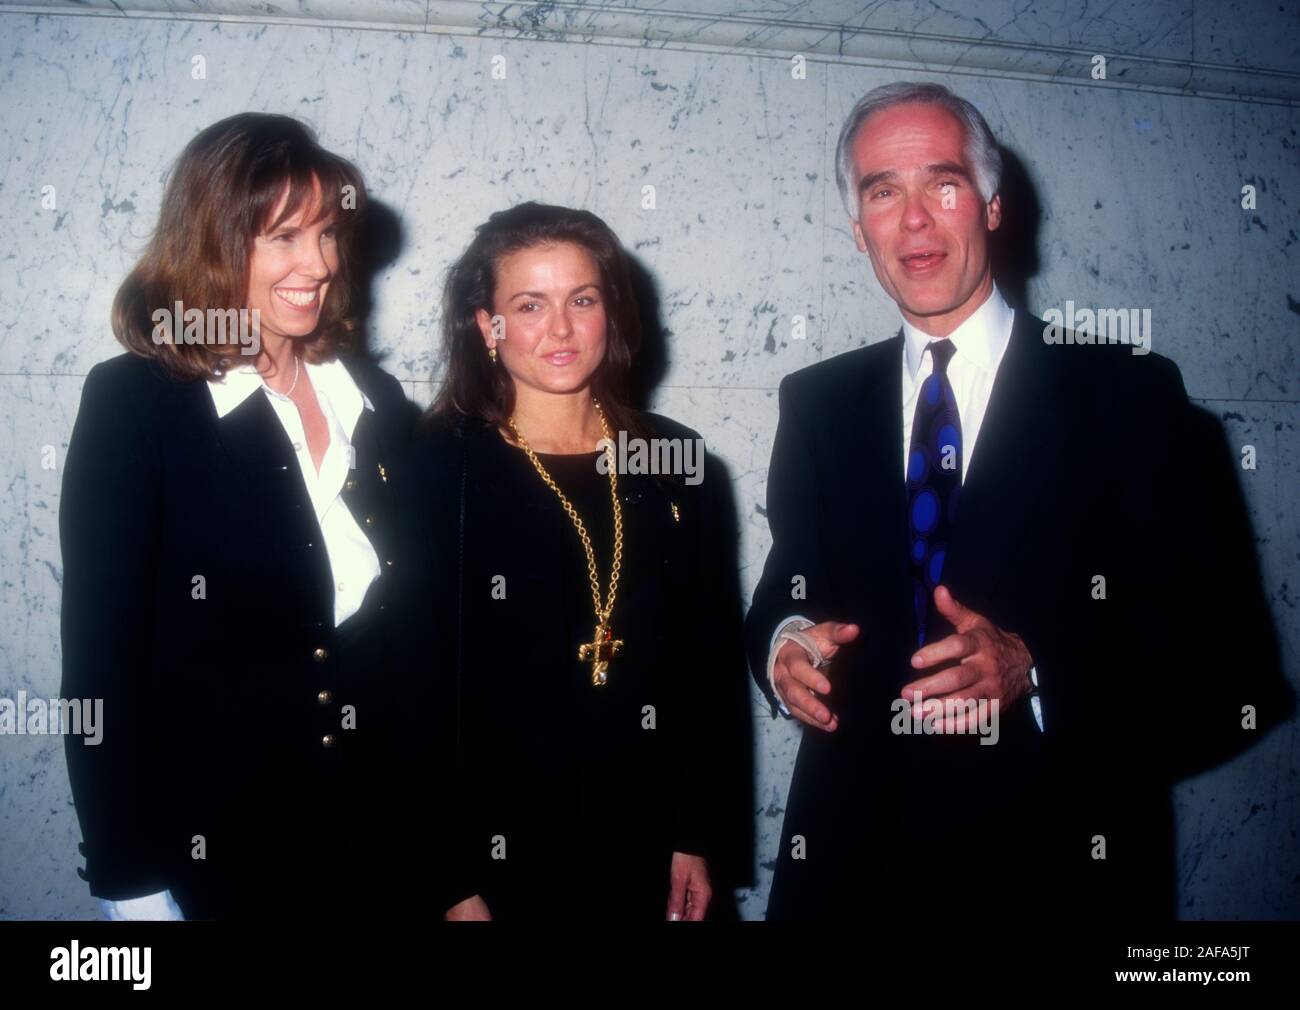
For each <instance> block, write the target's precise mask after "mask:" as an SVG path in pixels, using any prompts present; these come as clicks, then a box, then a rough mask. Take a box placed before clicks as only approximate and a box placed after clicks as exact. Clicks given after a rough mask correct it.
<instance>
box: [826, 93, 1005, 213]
mask: <svg viewBox="0 0 1300 1010" xmlns="http://www.w3.org/2000/svg"><path fill="white" fill-rule="evenodd" d="M906 102H921V103H923V104H925V105H938V106H941V107H942V108H945V109H947V110H948V111H949V112H951V113H952V114H953V115H954V116H956V117H957V118H958V119H959V120H961V122H962V125H963V126H965V128H966V147H965V152H966V161H967V163H968V164H969V165H970V166H971V171H972V172H973V173H974V175H975V186H976V188H978V189H979V191H980V196H981V197H983V198H984V202H985V203H988V202H989V201H990V200H992V199H993V194H994V193H996V192H997V191H998V186H999V185H1000V184H1001V182H1002V155H1001V153H1000V152H999V151H998V142H997V141H996V140H995V139H994V138H993V131H992V130H990V129H989V124H988V123H986V122H985V121H984V117H983V116H982V115H980V110H979V109H977V108H975V106H973V105H971V103H970V102H968V101H966V99H964V98H959V97H958V96H957V95H954V94H953V93H952V92H951V91H949V90H948V89H947V88H945V87H944V86H943V85H942V84H919V83H915V82H910V81H902V82H900V83H898V84H882V85H881V86H880V87H878V88H873V89H872V90H870V91H868V92H867V93H866V94H865V95H863V96H862V97H861V98H860V99H858V104H857V105H855V106H853V110H852V111H851V112H850V113H849V115H848V118H847V119H845V120H844V127H843V129H841V130H840V141H839V143H838V144H837V145H836V147H835V184H836V185H837V186H839V188H840V198H841V199H842V200H843V201H844V209H845V210H847V211H848V212H849V217H851V218H853V220H854V221H856V220H857V219H858V199H857V194H856V193H854V192H851V189H852V188H853V187H852V185H851V181H852V179H853V150H852V149H853V140H854V138H855V137H856V136H857V135H858V129H859V128H860V127H861V126H862V124H863V123H864V122H866V119H867V117H868V116H870V115H871V114H872V113H873V112H880V111H881V110H883V109H888V108H892V107H893V106H895V105H903V104H904V103H906Z"/></svg>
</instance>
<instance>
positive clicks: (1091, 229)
mask: <svg viewBox="0 0 1300 1010" xmlns="http://www.w3.org/2000/svg"><path fill="white" fill-rule="evenodd" d="M1024 6H1025V5H1024V4H1021V3H1018V2H1015V0H978V2H968V3H966V4H963V5H960V8H959V9H955V10H953V11H946V10H943V9H941V8H939V7H938V6H937V5H935V4H930V3H922V2H920V0H916V2H910V0H909V2H899V3H893V4H878V3H871V4H866V3H861V4H849V3H839V2H836V0H810V2H801V3H794V2H790V3H782V2H778V0H768V2H746V0H697V2H694V3H686V2H684V0H683V2H673V3H668V2H667V0H662V2H659V0H641V2H628V3H610V4H604V5H590V4H586V3H578V2H575V3H547V4H536V5H533V4H493V3H487V4H484V3H462V2H455V0H451V2H441V0H395V2H389V3H381V2H378V0H368V2H347V0H300V2H299V3H296V4H295V3H251V2H241V0H190V2H184V0H149V2H139V3H131V2H121V3H118V4H107V3H104V4H99V3H94V2H91V3H79V4H70V3H59V2H51V3H43V4H40V3H38V4H29V5H13V4H0V37H2V38H3V42H0V59H2V63H0V196H2V197H3V202H2V203H0V207H2V208H3V211H2V212H3V216H4V228H3V229H2V230H0V264H3V267H2V269H0V458H2V459H3V467H4V469H3V473H4V479H3V481H0V566H2V567H0V571H2V572H3V577H2V578H0V606H2V608H3V613H4V615H5V620H4V622H3V624H0V697H14V696H16V694H17V692H18V691H19V690H26V691H27V692H28V693H29V694H30V695H33V696H34V695H42V696H45V697H49V696H51V695H52V694H54V693H55V692H56V691H57V688H58V681H59V647H58V615H59V585H60V575H61V566H60V557H59V545H58V535H57V522H56V520H57V510H58V501H59V485H60V479H61V473H60V469H59V463H61V459H62V452H63V450H64V448H65V447H66V444H67V439H68V435H69V432H70V430H71V425H72V421H73V419H74V417H75V414H76V409H77V402H78V397H79V395H80V390H81V384H82V381H83V379H84V376H85V374H86V372H87V371H88V370H89V368H90V367H91V366H92V365H93V364H94V363H95V362H97V361H100V360H102V359H104V358H107V357H109V356H111V355H113V354H116V353H118V347H117V345H116V344H115V342H114V340H113V337H112V334H111V333H110V331H109V327H108V311H109V305H110V302H111V299H112V297H113V293H114V291H115V289H116V285H117V284H118V282H119V281H120V280H121V278H122V276H123V275H124V274H125V273H126V271H127V270H128V269H129V267H130V266H131V264H132V262H133V259H134V257H135V256H136V255H137V254H138V252H139V250H140V249H141V247H142V245H143V242H144V240H145V238H146V236H147V234H148V232H149V230H150V229H151V228H152V226H153V223H154V220H155V217H156V213H157V209H158V202H159V199H160V196H161V183H162V179H163V175H164V172H165V169H166V167H167V165H168V164H169V162H170V160H171V159H172V158H173V157H174V156H175V155H176V154H177V153H178V151H179V150H180V148H181V147H182V145H183V144H184V143H185V142H186V141H187V140H188V139H189V138H190V137H191V136H192V135H193V134H194V133H195V132H196V131H197V130H198V129H200V128H202V127H203V126H205V125H207V124H209V123H211V122H213V121H214V120H216V119H219V118H221V117H223V116H226V115H230V114H232V113H235V112H240V111H244V110H261V111H274V112H283V113H289V114H292V115H296V116H299V117H301V118H303V119H305V120H307V121H308V122H310V123H311V124H312V125H313V126H314V127H315V128H316V129H317V130H318V131H319V133H320V136H321V138H322V141H323V142H324V143H325V144H326V145H327V146H328V147H330V148H332V149H334V150H336V151H338V152H340V153H341V154H343V155H345V156H346V157H348V158H351V159H353V160H354V161H356V162H357V164H359V165H360V166H361V168H362V169H363V171H364V172H365V174H366V177H367V180H368V183H369V186H370V187H371V190H372V193H373V195H374V197H375V198H377V199H378V200H379V201H381V202H382V203H383V204H385V205H386V207H387V208H388V209H389V210H391V211H392V212H393V214H394V215H395V217H396V219H397V220H398V221H399V222H400V229H401V235H400V242H399V248H398V249H397V251H396V254H395V258H394V259H393V261H392V262H391V264H390V265H389V266H388V267H387V268H386V269H385V270H384V271H383V273H382V275H381V276H380V277H379V278H378V280H377V283H376V286H375V297H376V310H375V314H374V317H373V333H374V338H373V345H374V347H375V349H376V350H377V351H378V352H380V353H381V354H383V355H385V356H386V357H385V364H386V367H387V368H388V369H389V370H390V371H392V372H393V373H394V374H395V375H397V376H398V377H399V378H400V379H402V380H403V382H404V383H405V385H406V388H407V390H408V391H409V393H410V395H411V396H412V397H413V398H415V399H416V400H418V401H421V402H426V401H428V400H429V398H430V397H431V396H432V394H433V392H434V390H435V389H436V387H437V382H438V369H439V366H438V362H437V358H436V354H435V351H434V348H433V343H434V338H435V334H436V332H437V326H438V305H437V299H438V291H439V285H440V282H441V279H442V276H443V271H444V269H445V267H446V265H447V264H448V263H449V262H450V261H451V260H452V259H453V257H454V256H456V255H457V254H458V253H459V252H460V250H461V249H462V248H463V247H464V245H465V244H466V242H467V241H468V239H469V238H470V235H471V232H472V228H473V226H474V225H475V224H476V223H478V222H480V221H481V220H483V219H484V218H485V217H486V216H487V215H488V214H489V213H490V212H492V211H494V210H497V209H500V208H503V207H506V206H508V205H510V204H513V203H516V202H519V201H522V200H526V199H540V200H545V201H548V202H557V203H567V204H572V205H577V206H583V207H587V208H590V209H592V210H594V211H595V212H596V213H598V214H600V215H601V216H602V217H604V218H605V219H606V220H607V221H608V222H609V223H610V224H611V225H612V226H613V228H614V229H615V230H616V231H617V232H618V234H619V235H620V236H621V237H622V239H623V240H624V242H625V244H626V245H627V247H628V248H629V249H630V250H631V251H632V252H633V254H634V255H635V257H636V258H637V260H638V261H639V263H640V265H641V266H642V267H643V268H644V269H645V271H646V272H647V274H648V275H649V277H650V278H651V279H652V281H653V284H654V286H655V289H656V291H657V294H658V298H659V310H660V314H661V316H662V319H663V321H664V324H665V326H666V327H667V328H668V330H669V334H668V337H667V341H666V346H665V354H666V359H667V360H666V370H665V374H664V376H663V380H662V382H661V383H660V384H659V386H658V387H657V390H656V394H655V402H654V406H655V408H656V409H658V410H660V411H662V412H664V413H667V414H669V415H671V416H673V417H676V418H678V419H679V420H681V421H683V422H684V423H686V424H689V425H691V426H692V427H694V428H697V429H699V430H700V431H702V432H703V433H704V434H705V435H706V436H707V437H708V439H709V441H710V443H711V447H712V448H713V450H714V451H715V452H716V453H718V455H719V456H720V457H721V459H722V460H723V462H724V463H725V464H726V466H727V468H728V470H729V472H730V477H731V479H732V481H733V485H734V492H735V499H736V502H737V507H738V510H739V515H740V525H741V536H742V543H741V557H742V564H743V571H742V579H743V585H744V589H745V592H746V593H748V592H751V591H752V589H753V586H754V583H755V582H756V581H757V578H758V575H759V572H760V570H761V565H762V561H763V558H764V555H765V553H766V550H767V548H768V545H769V535H768V530H767V526H766V522H765V520H764V518H763V515H762V512H761V508H760V506H761V504H762V502H763V495H764V484H765V478H766V468H767V463H768V456H769V452H770V449H771V442H772V436H773V433H774V430H775V426H776V420H777V417H776V387H777V384H778V383H779V381H780V379H781V377H782V376H783V375H785V374H786V373H788V372H790V371H793V370H794V369H797V368H799V367H801V366H803V365H806V364H809V363H811V362H814V361H818V360H820V359H822V358H825V357H829V356H832V355H834V354H837V353H839V352H842V351H845V350H848V349H850V348H852V347H855V346H859V345H861V344H863V343H865V342H872V341H876V340H880V339H883V338H886V337H888V336H890V335H891V334H892V333H893V332H894V331H895V330H896V329H897V325H898V315H897V310H896V309H895V308H894V306H893V304H892V303H891V302H890V301H889V300H888V299H887V298H886V297H885V296H884V295H883V294H882V292H881V291H880V289H879V287H878V285H877V284H876V282H875V280H874V278H873V276H872V275H871V272H870V269H869V267H868V265H867V263H866V261H865V259H864V258H863V257H862V256H860V255H859V254H858V253H857V251H856V249H855V248H854V245H853V242H852V238H851V235H850V232H849V229H848V227H847V220H846V218H845V215H844V212H843V210H842V208H841V205H840V202H839V195H838V193H837V191H836V189H835V183H834V174H833V167H832V153H833V148H834V142H835V137H836V134H837V132H838V129H839V124H840V121H841V117H842V116H843V114H844V113H845V111H846V110H847V109H848V108H849V107H850V106H851V105H852V103H853V101H854V100H855V99H856V98H857V97H858V96H859V95H860V94H862V93H863V92H864V91H866V90H868V89H870V88H872V87H874V86H876V85H878V84H881V83H884V82H887V81H891V80H899V79H905V78H913V79H925V80H936V81H941V82H943V83H946V84H948V85H949V86H951V87H953V88H954V89H956V90H958V91H959V92H960V93H962V94H963V95H965V96H966V97H968V98H970V99H971V100H972V101H974V102H975V103H976V104H977V105H978V106H979V107H980V108H981V109H982V110H983V112H984V114H985V116H986V117H987V118H988V120H989V122H990V124H991V125H992V127H993V129H994V131H995V133H997V134H998V136H999V137H1000V138H1001V139H1002V140H1003V142H1004V143H1005V144H1006V145H1007V147H1008V148H1009V149H1010V151H1011V152H1012V153H1013V154H1014V155H1015V156H1016V160H1017V161H1018V162H1019V163H1020V164H1021V165H1022V166H1023V173H1022V175H1023V184H1024V186H1025V187H1026V188H1027V189H1028V190H1029V191H1030V192H1032V193H1033V195H1034V197H1035V199H1036V201H1037V203H1038V205H1039V209H1040V215H1039V220H1038V227H1037V248H1038V262H1037V269H1036V271H1035V272H1034V273H1033V275H1032V276H1031V277H1029V278H1028V284H1027V295H1028V299H1029V303H1030V305H1031V306H1032V307H1033V308H1035V309H1038V310H1040V311H1041V310H1043V309H1046V308H1048V307H1052V306H1062V305H1063V304H1064V302H1065V300H1066V299H1072V300H1073V301H1074V302H1075V303H1076V304H1079V305H1111V306H1145V307H1150V308H1151V310H1152V318H1153V321H1154V323H1153V325H1154V348H1155V350H1157V351H1159V352H1161V353H1163V354H1166V355H1168V356H1170V357H1172V358H1173V359H1174V360H1175V361H1176V362H1177V363H1178V364H1179V365H1180V366H1181V368H1182V371H1183V376H1184V378H1185V381H1186V384H1187V388H1188V391H1189V393H1190V394H1191V396H1192V397H1193V398H1194V399H1195V400H1196V401H1197V402H1198V403H1200V404H1201V405H1202V406H1204V407H1205V408H1206V409H1207V410H1210V411H1211V412H1213V413H1214V414H1215V415H1216V416H1218V417H1219V418H1221V419H1222V421H1223V423H1224V424H1225V425H1226V428H1227V433H1228V437H1229V439H1230V441H1231V442H1232V444H1234V445H1240V444H1245V443H1250V444H1253V445H1255V446H1256V447H1257V450H1258V459H1259V466H1258V469H1257V470H1255V471H1253V472H1243V473H1242V482H1243V485H1244V491H1245V494H1246V497H1247V499H1248V501H1249V504H1250V507H1251V511H1252V515H1253V519H1254V523H1255V530H1256V536H1257V541H1258V544H1259V550H1260V556H1261V558H1262V563H1263V568H1264V573H1265V578H1266V582H1267V590H1268V593H1269V598H1270V600H1271V603H1272V606H1273V610H1274V614H1275V617H1276V620H1277V622H1278V626H1279V630H1280V633H1281V636H1282V641H1283V650H1284V660H1285V663H1286V668H1287V670H1288V671H1289V673H1290V676H1291V678H1292V680H1293V682H1296V681H1297V671H1298V666H1297V652H1298V650H1300V616H1298V614H1297V603H1296V592H1297V587H1296V558H1297V557H1298V556H1300V554H1298V553H1297V551H1298V549H1300V542H1298V535H1297V526H1296V513H1295V497H1296V489H1297V484H1298V483H1300V482H1298V480H1297V477H1298V476H1300V447H1298V445H1297V439H1296V400H1297V396H1298V395H1300V389H1298V388H1297V383H1296V379H1297V374H1298V369H1297V358H1296V348H1297V332H1298V329H1300V281H1297V277H1298V276H1300V272H1298V271H1297V269H1296V258H1297V253H1296V250H1295V249H1294V248H1293V247H1294V246H1295V245H1296V243H1297V227H1298V225H1297V216H1296V215H1297V210H1298V209H1300V207H1298V205H1297V196H1296V193H1297V183H1300V172H1298V171H1297V164H1298V155H1297V152H1298V146H1297V145H1298V144H1300V136H1298V135H1297V130H1298V129H1300V114H1298V112H1297V105H1300V78H1297V77H1296V76H1295V74H1294V73H1291V72H1290V71H1293V70H1294V69H1295V67H1296V66H1297V65H1300V24H1298V22H1297V16H1296V14H1295V13H1294V12H1291V11H1288V10H1287V9H1286V8H1285V6H1284V5H1278V4H1275V3H1258V4H1250V3H1231V4H1221V3H1213V2H1201V0H1162V2H1154V3H1153V2H1138V0H1119V2H1118V3H1113V4H1110V5H1107V6H1106V8H1105V10H1104V12H1102V13H1096V14H1095V15H1092V16H1088V17H1085V18H1079V17H1078V16H1077V15H1076V13H1075V11H1076V9H1077V8H1078V7H1079V5H1078V4H1071V3H1068V2H1065V0H1059V2H1050V0H1044V2H1042V3H1039V4H1036V5H1035V6H1034V8H1033V10H1032V11H1030V12H1024V11H1023V10H1022V9H1023V8H1024ZM686 8H689V11H687V10H685V9H686ZM123 9H125V13H124V12H123ZM794 54H803V55H804V57H805V58H806V76H805V77H803V78H802V79H799V78H798V77H797V76H796V75H793V74H792V72H791V69H792V63H791V56H792V55H794ZM1096 54H1104V55H1107V56H1108V59H1109V61H1110V62H1109V73H1108V78H1107V80H1105V81H1098V80H1093V79H1092V77H1091V76H1090V74H1089V70H1090V67H1091V65H1092V57H1093V56H1094V55H1096ZM199 56H201V57H202V58H203V61H204V66H205V72H206V74H205V76H204V77H203V78H202V79H196V78H195V76H194V73H193V67H194V66H195V62H194V58H195V57H199ZM498 58H500V60H498ZM494 60H496V61H497V63H496V64H495V65H498V66H501V65H504V67H505V68H506V73H505V76H504V78H503V79H498V77H496V76H494V74H493V67H494ZM502 61H503V62H502ZM1247 184H1250V185H1253V186H1255V187H1256V190H1257V207H1256V208H1255V209H1254V210H1249V211H1247V210H1243V209H1242V207H1241V205H1240V200H1241V187H1242V186H1243V185H1247ZM47 186H52V187H54V193H55V206H54V207H52V208H51V207H47V206H43V203H42V192H43V187H47ZM646 186H653V187H654V192H655V197H656V202H655V206H654V208H653V209H646V208H645V207H644V206H643V187H646ZM47 202H48V201H47ZM795 315H801V316H804V317H805V318H806V319H807V321H808V329H807V336H806V338H805V339H792V338H791V335H790V334H791V318H792V317H793V316H795ZM50 446H52V447H54V465H53V466H50V465H49V464H50V456H49V453H48V450H47V448H46V447H50ZM1229 675H1230V674H1229ZM1297 687H1300V683H1297ZM753 711H754V729H755V744H756V768H757V775H758V780H757V788H756V794H757V795H756V803H755V810H754V819H755V825H756V829H757V837H758V859H757V861H758V865H757V867H756V881H757V884H756V886H755V887H753V888H752V889H749V890H746V891H744V892H742V893H741V894H740V895H739V901H740V907H741V912H742V915H744V916H746V917H751V918H756V917H760V916H761V914H762V910H763V908H764V905H765V903H766V891H767V886H768V883H769V880H770V869H769V867H770V865H771V860H772V858H773V850H774V847H775V846H776V844H777V840H778V833H779V829H780V823H781V816H782V813H783V809H784V805H785V796H786V790H787V786H788V782H789V775H790V771H791V764H792V760H793V756H794V753H795V749H796V746H797V743H798V733H799V731H798V730H797V729H796V727H795V725H794V724H791V723H787V722H784V721H775V722H774V721H772V720H771V719H770V718H769V717H768V715H767V712H766V708H765V706H764V705H763V704H762V702H761V700H760V698H759V696H758V694H757V692H756V691H755V692H754V707H753ZM1298 747H1300V736H1297V734H1296V732H1295V728H1294V726H1288V727H1285V728H1284V729H1283V730H1282V731H1280V732H1277V733H1275V734H1273V735H1272V736H1270V737H1269V738H1268V739H1266V740H1265V741H1264V742H1263V743H1262V744H1261V745H1260V746H1258V747H1256V748H1255V749H1254V750H1252V751H1250V752H1249V753H1248V754H1246V755H1244V756H1243V757H1241V758H1240V759H1238V760H1236V761H1234V762H1233V763H1231V764H1230V765H1228V766H1225V767H1223V768H1220V769H1217V770H1215V771H1213V772H1211V773H1209V774H1206V775H1204V776H1202V777H1200V778H1198V779H1196V780H1194V781H1191V782H1188V783H1184V784H1183V785H1182V786H1180V787H1179V789H1178V792H1177V805H1178V812H1179V825H1180V842H1179V846H1180V872H1179V879H1180V887H1181V904H1182V911H1183V914H1184V915H1185V916H1188V917H1194V918H1199V917H1207V918H1234V917H1245V918H1273V917H1287V918H1294V917H1297V916H1300V887H1298V885H1297V880H1300V851H1297V848H1296V846H1295V837H1296V832H1297V830H1298V829H1300V816H1298V814H1297V802H1296V797H1297V786H1298V785H1300V777H1298V776H1297V771H1296V768H1297V748H1298ZM78 840H79V832H78V829H77V824H76V819H75V815H74V812H73V809H72V805H71V800H70V797H69V793H68V786H67V775H66V771H65V766H64V761H63V754H62V747H61V741H60V740H59V739H58V738H52V737H0V918H75V917H86V916H92V915H95V914H97V907H96V905H95V903H94V902H93V901H92V900H91V899H90V898H89V895H88V894H87V892H86V889H85V886H84V884H83V883H82V882H81V881H80V880H79V879H78V878H77V877H76V875H75V872H74V868H75V867H76V866H77V865H78V864H79V860H78V858H77V853H76V843H77V841H78Z"/></svg>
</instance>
